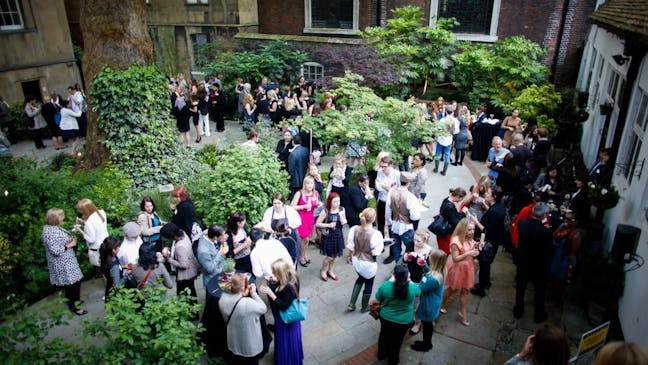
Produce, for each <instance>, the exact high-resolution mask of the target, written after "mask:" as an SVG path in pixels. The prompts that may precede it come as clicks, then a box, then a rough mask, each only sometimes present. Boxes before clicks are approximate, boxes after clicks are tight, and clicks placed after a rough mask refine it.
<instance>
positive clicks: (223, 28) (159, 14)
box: [66, 0, 257, 75]
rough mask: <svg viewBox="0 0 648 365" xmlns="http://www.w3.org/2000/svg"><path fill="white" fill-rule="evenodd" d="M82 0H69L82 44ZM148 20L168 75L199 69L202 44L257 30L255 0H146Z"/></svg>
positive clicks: (226, 43) (227, 42) (226, 44)
mask: <svg viewBox="0 0 648 365" xmlns="http://www.w3.org/2000/svg"><path fill="white" fill-rule="evenodd" d="M80 4H81V1H80V0H66V6H67V9H68V18H69V22H70V29H71V30H72V34H73V37H74V39H75V42H77V43H79V44H80V45H82V43H83V35H82V33H81V28H80V26H79V17H80V6H81V5H80ZM146 4H147V15H146V22H147V26H148V29H149V34H150V36H151V40H152V42H153V53H154V57H155V63H156V64H157V66H158V67H159V68H160V70H162V71H163V72H165V73H167V74H168V75H175V74H176V73H179V72H183V73H185V74H190V73H192V72H194V71H197V70H198V67H196V58H197V57H198V56H199V49H200V45H202V44H208V43H215V44H217V45H218V46H220V47H223V48H224V49H228V48H232V47H233V44H232V38H233V37H234V35H236V34H237V33H239V32H248V31H250V32H256V29H257V28H256V27H257V2H256V0H219V1H214V0H147V1H146Z"/></svg>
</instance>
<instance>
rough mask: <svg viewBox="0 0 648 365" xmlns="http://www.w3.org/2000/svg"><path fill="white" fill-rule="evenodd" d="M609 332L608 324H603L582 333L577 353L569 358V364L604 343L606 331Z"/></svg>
mask: <svg viewBox="0 0 648 365" xmlns="http://www.w3.org/2000/svg"><path fill="white" fill-rule="evenodd" d="M609 330H610V322H609V321H608V322H605V323H603V324H602V325H600V326H598V327H596V328H594V329H592V330H590V331H587V332H585V333H583V335H582V336H581V340H580V345H579V346H578V353H576V356H574V357H573V358H571V360H570V362H574V361H576V360H578V358H580V357H581V356H583V355H585V354H586V353H588V352H591V351H594V350H596V349H598V348H599V347H601V346H602V345H603V344H604V343H605V339H606V338H607V334H608V331H609Z"/></svg>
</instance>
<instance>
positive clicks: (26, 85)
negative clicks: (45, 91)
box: [20, 80, 43, 103]
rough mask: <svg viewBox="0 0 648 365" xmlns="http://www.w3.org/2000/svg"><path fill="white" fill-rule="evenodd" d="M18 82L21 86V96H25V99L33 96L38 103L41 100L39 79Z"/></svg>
mask: <svg viewBox="0 0 648 365" xmlns="http://www.w3.org/2000/svg"><path fill="white" fill-rule="evenodd" d="M20 84H21V86H22V91H23V96H24V97H25V100H27V98H28V97H31V96H33V97H35V98H36V100H37V101H38V102H39V103H42V102H43V95H42V94H41V89H40V81H39V80H33V81H24V82H21V83H20Z"/></svg>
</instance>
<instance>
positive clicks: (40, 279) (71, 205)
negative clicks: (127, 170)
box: [0, 159, 130, 313]
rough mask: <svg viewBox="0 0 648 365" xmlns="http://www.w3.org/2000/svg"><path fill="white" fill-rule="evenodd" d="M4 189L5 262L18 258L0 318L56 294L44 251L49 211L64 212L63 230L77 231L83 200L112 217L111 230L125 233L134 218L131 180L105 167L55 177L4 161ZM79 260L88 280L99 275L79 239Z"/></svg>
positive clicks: (0, 206) (0, 210)
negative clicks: (12, 309)
mask: <svg viewBox="0 0 648 365" xmlns="http://www.w3.org/2000/svg"><path fill="white" fill-rule="evenodd" d="M0 164H1V166H0V184H1V185H2V186H3V187H4V189H6V190H7V191H8V194H7V195H6V196H4V195H3V196H1V197H0V200H1V203H0V236H1V237H4V238H6V239H7V240H8V241H9V243H10V244H9V247H8V250H7V251H4V252H3V255H4V256H5V257H13V258H15V264H14V265H12V270H11V271H10V272H9V273H7V274H5V280H0V289H1V290H0V291H2V292H3V293H7V294H8V295H2V296H0V308H2V309H0V313H1V312H2V311H4V310H6V309H7V308H9V307H10V306H11V303H15V302H21V303H22V302H24V301H33V300H34V299H36V298H40V297H42V296H44V295H47V294H49V293H50V292H52V291H53V290H54V288H53V287H51V285H50V284H49V275H48V272H47V264H46V259H45V248H44V247H43V243H42V240H41V233H42V229H43V225H44V215H45V211H46V210H47V209H49V208H53V207H58V208H61V209H63V210H64V212H65V216H66V220H65V221H64V222H63V227H64V228H66V229H70V228H72V225H73V224H74V221H73V218H74V217H75V216H76V211H75V205H76V202H77V201H78V200H79V199H82V198H90V199H92V200H93V201H94V202H95V203H96V204H97V206H99V207H100V208H102V209H105V210H106V211H107V212H109V214H108V224H109V227H121V225H122V224H123V221H122V219H123V217H126V216H127V215H128V212H129V208H128V205H127V203H126V200H125V199H124V197H125V196H127V186H128V185H130V180H129V179H128V177H127V176H125V175H124V173H122V172H121V171H119V170H117V169H115V168H113V167H110V166H108V167H106V168H104V169H99V170H94V171H90V172H78V173H73V172H72V170H71V169H70V168H63V169H62V170H60V171H57V172H54V171H52V170H51V169H50V168H48V167H38V166H37V165H36V163H35V162H34V161H30V160H26V159H3V160H2V161H0ZM79 238H80V239H79V244H78V248H77V259H78V260H79V264H80V265H81V269H82V270H83V272H84V274H85V276H86V277H88V276H92V275H94V274H95V270H94V269H91V267H90V264H89V262H88V258H87V250H86V248H87V246H86V244H85V242H84V241H83V238H81V237H79Z"/></svg>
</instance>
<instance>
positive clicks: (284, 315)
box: [279, 284, 308, 323]
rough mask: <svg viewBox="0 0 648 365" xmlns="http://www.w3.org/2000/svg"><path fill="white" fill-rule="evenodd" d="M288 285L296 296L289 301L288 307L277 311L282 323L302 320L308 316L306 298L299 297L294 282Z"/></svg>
mask: <svg viewBox="0 0 648 365" xmlns="http://www.w3.org/2000/svg"><path fill="white" fill-rule="evenodd" d="M290 285H291V286H292V288H293V290H294V291H295V294H297V298H295V299H294V300H293V301H292V303H290V307H288V308H287V309H286V310H284V311H279V316H280V317H281V320H282V321H284V323H293V322H298V321H303V320H305V319H306V317H308V299H301V298H299V291H297V288H296V287H295V284H290Z"/></svg>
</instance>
